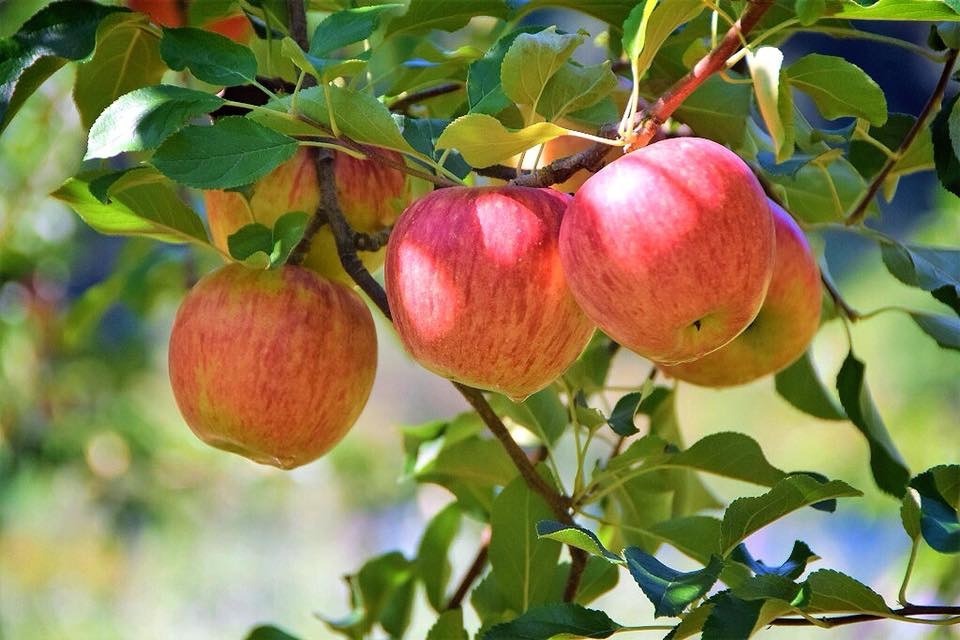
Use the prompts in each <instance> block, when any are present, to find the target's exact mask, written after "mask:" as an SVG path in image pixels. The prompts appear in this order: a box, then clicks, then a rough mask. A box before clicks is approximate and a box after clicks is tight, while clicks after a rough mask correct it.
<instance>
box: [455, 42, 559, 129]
mask: <svg viewBox="0 0 960 640" xmlns="http://www.w3.org/2000/svg"><path fill="white" fill-rule="evenodd" d="M542 30H543V27H535V26H528V27H520V28H519V29H517V30H515V31H511V32H510V33H508V34H506V35H504V36H501V37H500V39H498V40H497V41H496V42H495V43H494V44H493V46H492V47H490V48H489V49H488V50H487V52H486V53H485V54H484V55H483V57H482V58H480V59H479V60H474V61H473V62H471V63H470V66H469V67H468V69H467V102H468V104H469V106H470V113H486V114H488V115H491V116H495V115H497V114H498V113H500V112H501V111H503V110H504V109H506V108H507V107H509V106H511V105H512V104H513V103H511V102H510V98H508V97H507V96H506V94H505V93H504V92H503V84H502V83H501V81H500V67H501V66H502V65H503V57H504V56H505V55H507V51H509V50H510V47H511V45H513V41H514V40H516V39H517V37H518V36H520V35H521V34H524V33H536V32H538V31H542Z"/></svg>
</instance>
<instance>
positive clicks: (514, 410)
mask: <svg viewBox="0 0 960 640" xmlns="http://www.w3.org/2000/svg"><path fill="white" fill-rule="evenodd" d="M490 404H491V406H493V408H494V410H495V411H496V412H497V413H498V414H500V415H502V416H507V417H509V418H511V419H512V420H514V421H516V422H517V423H519V424H521V425H523V426H524V427H526V428H527V429H529V430H530V431H531V433H533V434H534V435H536V436H537V437H538V438H540V441H541V442H543V443H544V444H548V445H552V444H553V443H555V442H556V441H557V439H558V438H559V437H560V436H561V435H563V432H564V431H565V430H566V428H567V424H569V422H570V416H569V414H568V413H567V407H566V406H565V405H564V404H563V401H561V400H560V394H559V393H558V392H557V390H556V389H555V388H554V387H547V388H546V389H542V390H540V391H538V392H536V393H535V394H533V395H532V396H530V397H528V398H527V399H526V400H524V401H523V402H520V403H517V402H514V401H513V400H511V399H509V398H507V397H506V396H502V395H500V394H496V395H491V397H490Z"/></svg>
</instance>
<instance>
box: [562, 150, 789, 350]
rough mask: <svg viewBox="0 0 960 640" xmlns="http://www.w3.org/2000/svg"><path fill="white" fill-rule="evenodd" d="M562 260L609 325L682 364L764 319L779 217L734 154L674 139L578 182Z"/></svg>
mask: <svg viewBox="0 0 960 640" xmlns="http://www.w3.org/2000/svg"><path fill="white" fill-rule="evenodd" d="M560 258H561V260H562V261H563V267H564V271H565V272H566V274H567V278H568V281H569V283H570V288H571V290H572V291H573V294H574V296H575V297H576V299H577V302H579V303H580V306H581V307H582V308H583V310H584V311H585V312H586V313H587V315H588V316H589V317H590V318H591V319H592V320H593V321H594V322H596V323H597V325H599V327H600V328H601V329H602V330H603V331H604V332H605V333H607V334H608V335H609V336H610V337H611V338H613V339H614V340H616V341H617V342H619V343H621V344H622V345H624V346H625V347H627V348H628V349H630V350H632V351H634V352H636V353H638V354H640V355H642V356H645V357H647V358H649V359H651V360H654V361H656V362H662V363H667V364H675V363H679V362H685V361H689V360H694V359H696V358H700V357H702V356H704V355H706V354H708V353H710V352H711V351H714V350H716V349H719V348H720V347H722V346H723V345H724V344H726V343H728V342H730V341H731V340H733V339H734V338H735V337H736V336H737V335H738V334H739V333H740V332H741V331H743V330H744V329H745V328H746V327H747V325H749V324H750V322H751V321H752V320H753V319H754V317H756V315H757V312H758V311H759V310H760V305H761V304H762V303H763V299H764V296H765V295H766V291H767V286H768V284H769V282H770V277H771V275H772V273H773V263H774V230H773V217H772V216H771V214H770V210H769V207H768V206H767V199H766V196H765V195H764V192H763V189H762V188H761V186H760V183H759V182H758V181H757V179H756V177H754V175H753V173H752V172H751V171H750V168H749V167H748V166H747V165H746V164H745V163H744V162H743V161H742V160H741V159H740V158H739V157H737V155H736V154H734V153H733V152H732V151H729V150H728V149H726V148H725V147H723V146H721V145H719V144H717V143H715V142H712V141H710V140H705V139H702V138H673V139H669V140H664V141H662V142H658V143H655V144H653V145H650V146H648V147H644V148H643V149H640V150H638V151H634V152H632V153H629V154H627V155H625V156H623V157H621V158H619V159H617V160H615V161H613V162H611V163H610V164H608V165H607V166H606V167H604V168H603V169H601V170H600V171H598V172H597V173H596V174H595V175H594V176H593V177H591V178H589V179H588V180H587V181H586V182H585V183H584V184H583V186H582V187H580V189H579V190H578V191H577V193H576V195H575V196H574V199H573V203H572V204H571V205H570V208H569V210H568V211H567V213H566V215H565V216H564V220H563V226H562V228H561V230H560Z"/></svg>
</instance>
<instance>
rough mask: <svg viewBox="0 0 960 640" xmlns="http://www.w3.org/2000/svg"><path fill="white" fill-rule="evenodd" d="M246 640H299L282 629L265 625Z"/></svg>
mask: <svg viewBox="0 0 960 640" xmlns="http://www.w3.org/2000/svg"><path fill="white" fill-rule="evenodd" d="M246 640H298V639H297V637H296V636H292V635H290V634H289V633H287V632H286V631H283V630H282V629H278V628H277V627H274V626H270V625H264V626H261V627H257V628H255V629H254V630H252V631H251V632H250V633H249V635H247V637H246Z"/></svg>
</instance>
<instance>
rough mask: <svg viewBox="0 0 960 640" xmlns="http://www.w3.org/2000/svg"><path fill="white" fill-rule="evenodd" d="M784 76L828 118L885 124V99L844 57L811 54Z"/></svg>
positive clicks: (876, 86)
mask: <svg viewBox="0 0 960 640" xmlns="http://www.w3.org/2000/svg"><path fill="white" fill-rule="evenodd" d="M786 77H787V79H788V81H789V82H790V84H791V85H792V86H794V87H796V88H797V89H799V90H800V91H803V92H804V93H806V94H807V95H808V96H810V98H812V99H813V101H814V103H816V105H817V109H819V111H820V113H822V114H823V116H824V117H825V118H827V119H831V120H832V119H834V118H841V117H843V116H855V117H857V118H865V119H867V120H869V121H870V122H872V123H873V124H878V125H882V124H883V123H884V122H886V121H887V100H886V98H885V97H884V95H883V90H882V89H881V88H880V85H878V84H877V83H876V82H875V81H874V80H873V79H872V78H871V77H870V76H868V75H867V74H866V72H864V71H863V69H861V68H860V67H858V66H856V65H855V64H853V63H852V62H847V61H846V60H844V59H843V58H839V57H837V56H826V55H823V54H819V53H811V54H808V55H806V56H804V57H802V58H800V59H799V60H797V61H796V62H794V63H793V64H791V65H790V66H789V67H787V69H786Z"/></svg>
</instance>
